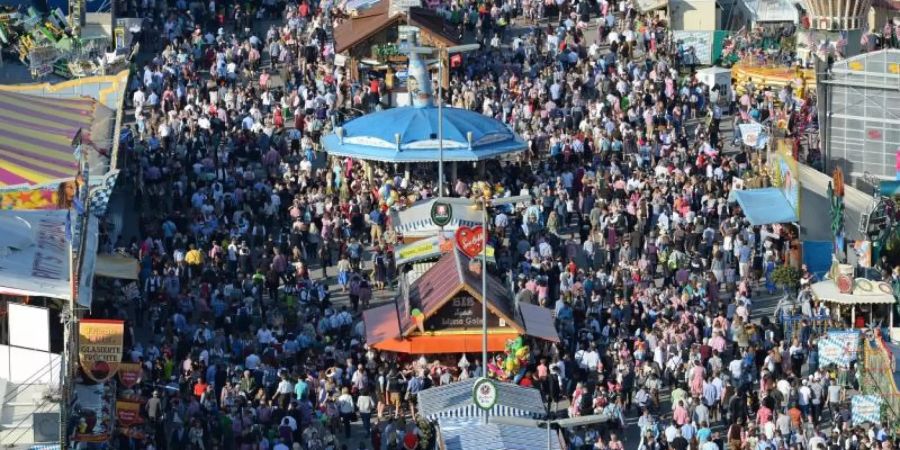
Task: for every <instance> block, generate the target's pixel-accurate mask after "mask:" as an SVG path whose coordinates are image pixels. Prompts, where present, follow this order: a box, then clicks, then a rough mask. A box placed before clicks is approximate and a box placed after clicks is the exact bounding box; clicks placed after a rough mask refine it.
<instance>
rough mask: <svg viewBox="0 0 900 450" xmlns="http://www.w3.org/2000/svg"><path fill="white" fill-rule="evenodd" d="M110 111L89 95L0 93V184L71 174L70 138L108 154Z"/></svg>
mask: <svg viewBox="0 0 900 450" xmlns="http://www.w3.org/2000/svg"><path fill="white" fill-rule="evenodd" d="M113 117H114V115H113V112H112V110H111V109H109V108H107V107H105V106H103V105H101V104H100V103H99V102H97V101H96V100H94V99H91V98H77V99H59V98H47V97H39V96H34V95H26V94H18V93H12V92H0V186H13V185H40V184H45V183H49V182H52V181H56V180H61V179H68V178H72V177H74V176H75V172H76V169H77V167H78V164H77V160H76V158H75V156H74V154H73V151H74V147H73V143H74V142H73V141H74V139H75V138H76V136H78V134H79V132H81V141H82V143H83V144H85V145H84V146H83V147H82V149H83V151H92V152H93V151H96V150H99V151H100V152H104V151H106V152H108V151H109V150H110V147H111V136H112V133H111V131H112V128H113V122H114V120H113Z"/></svg>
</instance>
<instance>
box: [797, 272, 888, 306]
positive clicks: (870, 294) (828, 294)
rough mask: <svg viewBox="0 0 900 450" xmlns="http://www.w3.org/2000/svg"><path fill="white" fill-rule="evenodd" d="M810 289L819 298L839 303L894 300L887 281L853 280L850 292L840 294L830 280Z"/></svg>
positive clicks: (816, 284)
mask: <svg viewBox="0 0 900 450" xmlns="http://www.w3.org/2000/svg"><path fill="white" fill-rule="evenodd" d="M812 291H813V295H814V296H815V297H816V298H818V299H819V300H822V301H826V302H831V303H837V304H839V305H890V304H893V303H894V302H895V301H896V300H895V299H894V294H893V291H892V289H891V285H890V284H889V283H885V282H883V281H872V280H866V279H865V278H857V279H856V280H854V281H853V293H852V294H842V293H841V292H840V291H839V290H838V287H837V284H836V283H835V282H834V281H832V280H824V281H820V282H818V283H815V284H813V285H812Z"/></svg>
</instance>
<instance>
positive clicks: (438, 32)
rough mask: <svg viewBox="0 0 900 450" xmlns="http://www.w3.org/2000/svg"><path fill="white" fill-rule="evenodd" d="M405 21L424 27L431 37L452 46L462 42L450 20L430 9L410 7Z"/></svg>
mask: <svg viewBox="0 0 900 450" xmlns="http://www.w3.org/2000/svg"><path fill="white" fill-rule="evenodd" d="M407 22H409V24H410V25H414V26H417V27H419V28H421V29H424V30H425V31H427V32H428V34H429V35H430V36H431V37H433V38H436V39H438V40H439V41H441V43H442V44H444V45H447V46H452V45H459V44H461V43H462V41H460V40H459V35H458V34H457V33H456V30H455V29H454V28H453V27H452V26H450V21H448V20H444V18H443V17H441V16H440V15H439V14H438V13H437V12H435V11H433V10H431V9H428V8H421V7H413V8H410V9H409V17H408V18H407Z"/></svg>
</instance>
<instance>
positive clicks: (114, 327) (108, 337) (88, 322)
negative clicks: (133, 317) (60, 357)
mask: <svg viewBox="0 0 900 450" xmlns="http://www.w3.org/2000/svg"><path fill="white" fill-rule="evenodd" d="M78 336H79V342H78V360H79V362H80V363H81V370H82V371H83V372H84V374H85V375H86V376H87V377H88V378H90V379H92V380H94V381H96V382H97V383H102V382H104V381H106V380H108V379H110V378H112V376H113V375H115V374H116V371H118V370H119V364H120V363H121V362H122V347H123V344H124V339H125V322H123V321H121V320H98V319H82V320H81V322H79V324H78Z"/></svg>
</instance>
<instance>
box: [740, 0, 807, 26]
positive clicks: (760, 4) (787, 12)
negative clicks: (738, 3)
mask: <svg viewBox="0 0 900 450" xmlns="http://www.w3.org/2000/svg"><path fill="white" fill-rule="evenodd" d="M742 5H743V7H744V9H745V10H746V11H747V12H749V13H750V16H751V17H752V20H753V21H754V22H793V23H797V22H799V21H800V12H799V11H797V8H796V7H794V4H793V2H791V1H790V0H743V2H742Z"/></svg>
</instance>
